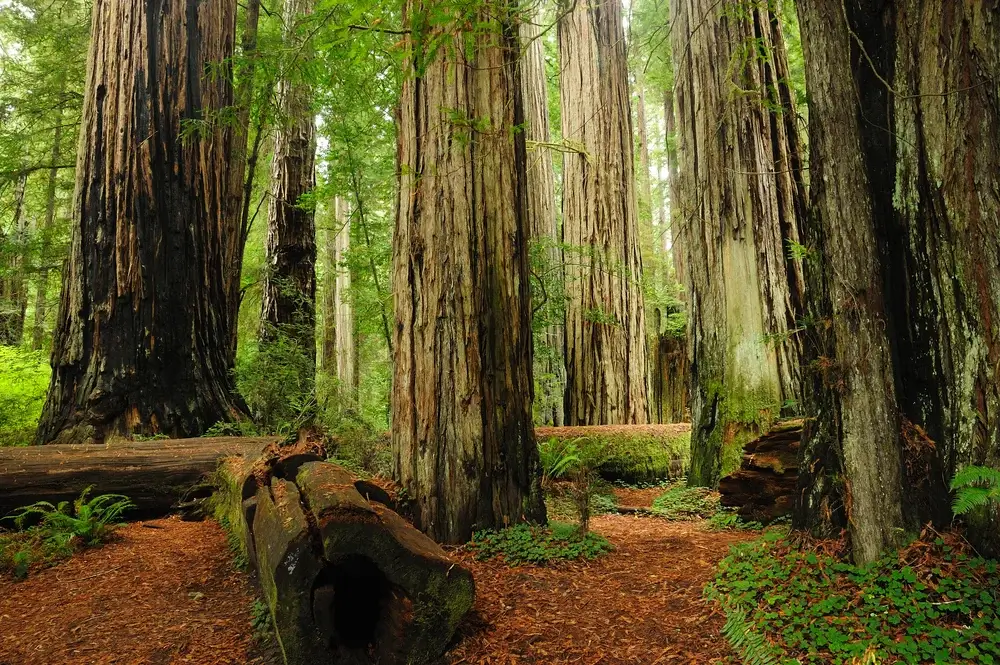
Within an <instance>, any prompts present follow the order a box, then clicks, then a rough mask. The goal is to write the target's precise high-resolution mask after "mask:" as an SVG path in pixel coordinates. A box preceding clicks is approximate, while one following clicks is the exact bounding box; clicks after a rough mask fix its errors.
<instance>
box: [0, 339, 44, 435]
mask: <svg viewBox="0 0 1000 665" xmlns="http://www.w3.org/2000/svg"><path fill="white" fill-rule="evenodd" d="M0 367H2V368H3V371H0V446H26V445H28V444H29V443H31V441H32V439H33V438H34V436H35V427H36V425H37V424H38V418H39V416H41V413H42V407H43V406H44V405H45V393H46V391H47V390H48V387H49V375H50V374H51V369H50V368H49V356H48V354H47V353H45V352H43V351H28V350H25V349H22V348H20V347H14V346H0Z"/></svg>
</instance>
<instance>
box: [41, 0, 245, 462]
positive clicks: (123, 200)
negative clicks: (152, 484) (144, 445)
mask: <svg viewBox="0 0 1000 665" xmlns="http://www.w3.org/2000/svg"><path fill="white" fill-rule="evenodd" d="M235 12H236V3H235V2H232V1H227V0H211V1H208V2H202V3H200V4H198V5H197V6H195V5H192V4H191V3H189V2H184V1H182V0H156V1H154V0H96V1H95V3H94V8H93V28H92V35H93V37H92V40H91V44H90V55H89V60H88V68H87V83H86V93H85V99H84V109H83V122H82V126H81V136H80V150H79V155H78V157H77V168H76V183H77V184H76V194H75V197H74V206H73V218H74V228H73V237H72V242H71V247H70V256H69V260H68V263H67V266H66V269H65V273H64V284H63V297H62V302H61V304H60V310H59V316H58V326H57V328H56V333H55V342H54V348H53V354H52V370H53V371H52V382H51V385H50V388H49V394H48V398H47V400H46V404H45V408H44V410H43V413H42V418H41V423H40V425H39V428H38V433H37V436H36V439H37V441H38V442H39V443H46V442H49V441H59V442H88V441H103V440H105V439H106V438H108V437H110V436H114V435H132V434H143V435H152V434H158V433H165V434H169V435H172V436H197V435H199V434H201V433H203V432H204V431H205V430H206V429H208V428H209V427H210V426H211V425H212V424H214V423H215V422H217V421H219V420H224V419H229V418H232V417H234V416H238V415H240V413H241V408H240V404H239V402H238V400H237V399H236V398H235V397H234V394H233V391H234V386H233V380H232V375H231V373H230V371H229V365H228V362H227V348H228V341H229V338H230V330H229V327H228V326H229V325H230V321H229V319H228V317H227V316H225V312H226V311H227V307H228V301H227V295H228V294H227V293H226V289H225V286H224V285H225V278H226V270H227V269H228V263H227V259H228V257H227V254H226V249H225V242H226V240H225V236H226V233H227V231H228V229H227V227H226V223H225V221H224V220H222V219H221V218H220V215H219V214H218V211H219V210H223V209H224V208H225V203H226V201H227V197H228V191H227V176H226V173H227V166H226V163H227V159H228V157H229V156H230V154H231V148H232V146H231V143H230V142H231V139H232V135H231V132H230V131H229V129H227V128H225V127H218V128H216V129H215V130H214V131H212V132H211V133H209V134H205V135H197V136H193V137H192V136H187V137H184V138H182V131H183V128H184V126H185V124H186V123H188V122H190V121H194V120H198V119H201V118H204V117H206V116H209V115H210V114H212V113H215V112H218V111H221V110H222V109H223V108H225V107H227V106H230V105H231V103H232V86H231V84H230V79H229V76H228V75H221V76H208V75H206V73H205V72H206V70H208V69H211V68H217V67H219V66H223V67H224V63H226V62H228V60H229V58H230V57H231V56H232V53H233V42H234V32H235ZM126 46H127V48H126Z"/></svg>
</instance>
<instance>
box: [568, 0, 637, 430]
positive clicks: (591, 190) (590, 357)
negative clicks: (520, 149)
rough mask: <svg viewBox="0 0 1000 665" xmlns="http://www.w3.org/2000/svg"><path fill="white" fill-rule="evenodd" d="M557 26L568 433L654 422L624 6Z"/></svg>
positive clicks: (588, 11)
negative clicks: (566, 146) (571, 428)
mask: <svg viewBox="0 0 1000 665" xmlns="http://www.w3.org/2000/svg"><path fill="white" fill-rule="evenodd" d="M564 5H565V6H564V8H563V10H562V11H563V13H562V16H561V18H560V19H559V58H560V64H561V70H562V73H561V76H560V93H561V98H562V135H563V139H564V140H565V141H568V142H570V145H572V146H575V147H576V150H575V151H573V152H569V153H567V154H566V155H565V157H564V162H563V184H564V191H563V240H564V242H565V243H566V244H567V245H568V246H569V247H570V249H569V250H568V256H567V260H566V372H567V386H566V424H568V425H603V424H639V423H647V422H649V400H648V398H647V394H646V392H647V375H648V371H649V369H648V367H649V361H648V351H647V341H646V313H645V308H644V305H643V297H642V287H641V279H642V255H641V251H640V240H639V224H638V220H637V214H636V199H635V166H634V164H633V159H634V157H633V155H634V153H633V147H632V113H631V100H630V98H629V91H628V74H627V66H626V64H627V63H626V51H625V34H624V31H623V29H622V6H621V2H620V0H598V1H596V2H591V3H586V2H572V3H569V2H566V3H564Z"/></svg>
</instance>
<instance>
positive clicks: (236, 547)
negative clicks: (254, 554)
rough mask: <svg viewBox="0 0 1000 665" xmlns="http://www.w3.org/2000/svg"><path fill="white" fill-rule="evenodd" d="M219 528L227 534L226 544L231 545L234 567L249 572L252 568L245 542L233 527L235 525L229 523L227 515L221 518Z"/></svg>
mask: <svg viewBox="0 0 1000 665" xmlns="http://www.w3.org/2000/svg"><path fill="white" fill-rule="evenodd" d="M219 526H221V527H222V530H223V531H224V532H225V534H226V544H227V545H229V551H230V552H231V553H232V555H233V566H234V567H235V568H236V570H244V571H245V570H247V569H248V568H249V567H250V558H249V556H248V555H247V552H246V549H244V546H243V541H242V540H241V539H240V537H239V534H237V533H236V529H235V528H234V527H233V523H232V522H230V521H229V517H227V516H226V515H222V516H220V517H219Z"/></svg>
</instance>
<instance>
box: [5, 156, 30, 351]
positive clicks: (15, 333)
mask: <svg viewBox="0 0 1000 665" xmlns="http://www.w3.org/2000/svg"><path fill="white" fill-rule="evenodd" d="M27 184H28V172H27V171H25V172H24V173H22V174H21V175H20V176H19V177H18V179H17V182H16V183H15V184H14V224H13V226H12V230H13V234H12V235H11V236H10V240H9V242H10V244H11V248H10V249H11V250H12V251H11V257H10V261H9V263H8V264H7V265H6V266H4V272H3V273H0V344H7V345H11V346H15V345H17V344H20V343H21V337H22V336H23V335H24V312H25V308H26V306H27V302H28V301H27V292H26V291H25V289H24V268H25V265H24V255H25V251H26V249H27V221H26V220H27V216H26V215H25V214H24V193H25V189H27Z"/></svg>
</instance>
